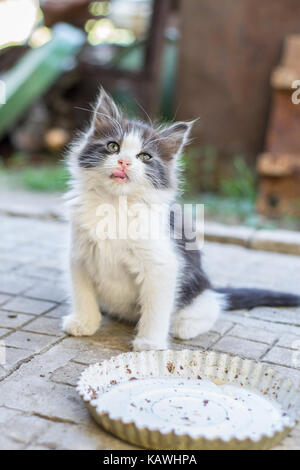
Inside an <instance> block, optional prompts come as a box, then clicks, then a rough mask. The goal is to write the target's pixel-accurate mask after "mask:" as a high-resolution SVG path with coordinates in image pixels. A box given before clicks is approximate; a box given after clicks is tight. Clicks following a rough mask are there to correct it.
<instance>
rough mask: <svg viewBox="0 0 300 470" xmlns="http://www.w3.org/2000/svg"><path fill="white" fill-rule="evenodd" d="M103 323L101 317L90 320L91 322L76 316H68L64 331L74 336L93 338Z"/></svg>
mask: <svg viewBox="0 0 300 470" xmlns="http://www.w3.org/2000/svg"><path fill="white" fill-rule="evenodd" d="M100 323H101V317H100V315H99V316H98V318H94V319H92V320H91V319H89V321H85V322H84V321H82V320H79V319H78V317H77V316H76V315H72V314H71V315H67V316H66V317H64V319H63V330H64V331H65V332H66V333H68V334H69V335H72V336H92V335H94V334H95V333H96V331H97V330H98V328H99V326H100Z"/></svg>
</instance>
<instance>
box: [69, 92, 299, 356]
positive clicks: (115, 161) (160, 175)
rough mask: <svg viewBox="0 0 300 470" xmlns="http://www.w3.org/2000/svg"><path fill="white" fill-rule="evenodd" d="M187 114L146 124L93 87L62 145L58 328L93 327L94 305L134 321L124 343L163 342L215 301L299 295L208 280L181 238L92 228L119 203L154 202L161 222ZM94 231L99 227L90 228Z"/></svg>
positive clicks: (182, 334)
mask: <svg viewBox="0 0 300 470" xmlns="http://www.w3.org/2000/svg"><path fill="white" fill-rule="evenodd" d="M191 126H192V123H189V122H178V123H175V124H172V125H171V126H169V127H165V128H161V127H154V126H153V125H151V124H148V123H144V122H141V121H135V120H129V119H127V118H126V117H124V116H123V115H122V114H121V112H120V110H119V109H118V108H117V106H116V105H115V103H114V102H113V100H112V98H111V97H109V96H108V95H107V94H106V93H105V91H104V90H103V89H102V90H101V92H100V96H99V98H98V102H97V105H96V109H95V111H94V114H93V119H92V122H91V125H90V127H89V128H88V130H87V131H86V132H85V133H84V134H83V135H82V136H81V137H80V139H78V141H77V142H76V143H75V144H74V145H73V146H72V149H71V152H70V155H69V166H70V170H71V174H72V183H71V190H70V192H69V200H70V222H71V224H70V226H71V241H70V278H71V290H72V312H71V313H70V314H69V315H68V316H66V317H65V318H64V323H63V328H64V330H65V331H66V332H67V333H69V334H71V335H74V336H82V335H93V334H94V333H95V332H96V331H97V330H98V328H99V327H100V324H101V312H104V313H106V314H109V315H112V316H114V317H119V318H121V319H124V320H128V321H130V322H135V323H136V324H137V334H136V337H135V339H134V341H133V348H134V349H135V350H137V351H140V350H145V349H165V348H167V344H168V335H169V331H171V332H172V334H173V336H175V337H177V338H180V339H185V340H186V339H191V338H193V337H195V336H198V335H199V334H201V333H205V332H207V331H209V330H210V329H211V328H212V326H213V325H214V323H215V322H216V320H217V319H218V316H219V314H220V312H221V310H222V308H227V309H234V308H252V307H255V306H258V305H274V306H275V305H277V306H281V305H299V304H300V297H298V296H295V295H292V294H281V293H276V292H270V291H264V290H259V289H230V288H228V289H215V288H213V286H212V285H211V283H210V281H209V280H208V278H207V276H206V275H205V273H204V272H203V270H202V268H201V259H200V252H199V251H189V250H187V249H186V244H185V240H184V239H175V238H174V237H173V238H172V237H168V236H166V237H161V238H159V239H151V238H148V239H143V238H140V239H138V238H137V239H135V238H127V239H126V238H119V239H118V238H117V239H114V238H112V239H110V238H105V237H102V236H101V235H102V234H101V233H100V234H99V224H98V222H99V218H98V217H97V214H99V207H103V205H105V207H106V206H108V207H113V208H114V210H115V211H116V214H117V217H121V216H122V214H121V213H120V211H121V210H122V209H121V208H120V204H119V200H120V196H123V197H125V196H126V198H127V206H128V207H127V209H128V210H129V211H130V209H131V208H132V207H133V206H134V205H135V204H137V203H142V204H143V205H144V207H148V206H149V207H150V206H151V205H152V204H160V205H161V206H162V207H163V208H164V210H165V211H166V218H165V219H164V220H167V221H168V222H167V224H166V227H163V230H164V228H165V229H166V232H167V231H168V230H169V228H170V227H169V226H168V227H167V225H173V222H174V217H172V214H171V216H170V213H169V207H170V205H171V204H172V203H173V201H174V199H175V197H176V193H177V171H176V169H177V162H178V158H179V156H180V154H181V152H182V150H183V147H184V145H185V144H186V143H187V141H188V137H189V133H190V130H191ZM100 231H101V229H100Z"/></svg>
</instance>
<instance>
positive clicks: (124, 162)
mask: <svg viewBox="0 0 300 470" xmlns="http://www.w3.org/2000/svg"><path fill="white" fill-rule="evenodd" d="M118 163H119V165H121V167H122V168H126V167H127V166H129V165H131V161H130V160H128V159H127V158H120V159H119V160H118Z"/></svg>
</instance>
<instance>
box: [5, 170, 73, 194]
mask: <svg viewBox="0 0 300 470" xmlns="http://www.w3.org/2000/svg"><path fill="white" fill-rule="evenodd" d="M68 179H69V173H68V171H67V169H66V168H65V166H63V165H62V164H57V165H50V164H48V165H41V166H34V167H33V166H28V167H25V168H14V169H6V168H3V167H2V168H0V181H1V186H6V187H7V188H11V189H12V188H14V189H16V188H23V189H28V190H30V191H43V192H63V191H65V190H66V189H67V183H68Z"/></svg>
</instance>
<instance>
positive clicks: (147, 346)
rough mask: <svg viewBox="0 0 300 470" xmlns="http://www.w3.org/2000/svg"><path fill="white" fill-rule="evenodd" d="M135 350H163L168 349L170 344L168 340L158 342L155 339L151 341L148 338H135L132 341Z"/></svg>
mask: <svg viewBox="0 0 300 470" xmlns="http://www.w3.org/2000/svg"><path fill="white" fill-rule="evenodd" d="M132 345H133V350H134V351H152V350H163V349H168V344H167V342H166V341H164V342H163V343H158V342H155V341H150V340H149V339H147V338H135V339H134V340H133V342H132Z"/></svg>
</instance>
